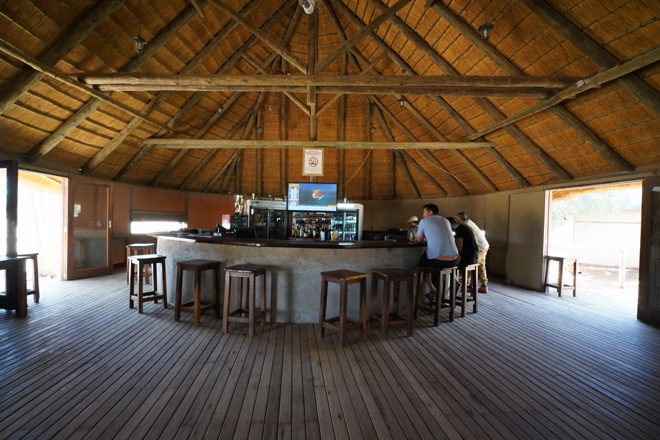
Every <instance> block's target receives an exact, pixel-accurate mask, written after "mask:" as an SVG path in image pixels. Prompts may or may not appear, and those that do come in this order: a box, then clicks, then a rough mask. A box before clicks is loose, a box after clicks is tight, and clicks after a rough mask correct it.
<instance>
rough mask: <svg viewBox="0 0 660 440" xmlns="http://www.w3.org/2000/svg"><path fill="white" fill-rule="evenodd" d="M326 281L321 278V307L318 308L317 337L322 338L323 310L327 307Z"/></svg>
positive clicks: (324, 278)
mask: <svg viewBox="0 0 660 440" xmlns="http://www.w3.org/2000/svg"><path fill="white" fill-rule="evenodd" d="M327 299H328V280H327V278H326V277H325V275H322V276H321V305H320V307H319V328H318V334H319V337H321V338H322V337H323V321H325V309H326V307H327V306H328V304H327Z"/></svg>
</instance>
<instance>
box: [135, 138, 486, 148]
mask: <svg viewBox="0 0 660 440" xmlns="http://www.w3.org/2000/svg"><path fill="white" fill-rule="evenodd" d="M142 142H143V143H144V145H157V146H158V147H159V148H185V149H198V148H208V149H212V148H239V149H245V148H287V149H293V148H336V149H353V150H368V149H375V150H386V149H392V150H416V149H420V148H426V149H430V150H455V149H464V148H490V147H493V146H495V144H494V143H492V142H375V141H374V142H363V141H329V140H325V141H322V140H321V141H320V140H316V141H315V140H309V141H294V140H268V141H257V140H245V141H237V140H222V139H174V138H149V139H145V140H144V141H142Z"/></svg>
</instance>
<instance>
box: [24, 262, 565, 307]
mask: <svg viewBox="0 0 660 440" xmlns="http://www.w3.org/2000/svg"><path fill="white" fill-rule="evenodd" d="M34 267H35V268H36V267H37V260H36V259H35V260H34ZM577 273H578V265H577V259H576V260H575V261H574V262H573V296H577ZM34 279H35V280H36V279H37V276H36V275H35V278H34ZM34 288H35V292H36V293H35V297H36V298H37V300H35V302H39V301H38V298H39V291H38V290H37V282H36V281H35V282H34Z"/></svg>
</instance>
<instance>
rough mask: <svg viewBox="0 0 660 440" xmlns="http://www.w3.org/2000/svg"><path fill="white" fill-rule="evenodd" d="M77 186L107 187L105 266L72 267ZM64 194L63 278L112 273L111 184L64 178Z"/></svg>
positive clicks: (88, 276) (69, 278)
mask: <svg viewBox="0 0 660 440" xmlns="http://www.w3.org/2000/svg"><path fill="white" fill-rule="evenodd" d="M78 186H93V187H98V188H105V189H107V200H106V211H107V222H105V240H106V249H105V253H106V266H100V267H92V268H85V269H74V228H73V224H74V222H73V219H74V214H73V211H74V203H73V201H74V197H73V196H74V194H75V189H76V187H78ZM62 191H63V193H64V194H63V196H64V211H65V212H64V214H65V215H64V231H65V232H64V240H65V245H64V248H63V249H64V252H65V254H66V255H64V261H65V268H64V276H63V278H64V279H65V280H75V279H80V278H90V277H96V276H103V275H111V274H112V273H113V262H112V185H111V184H109V183H101V182H92V181H89V180H83V179H76V178H75V177H70V178H68V179H65V182H64V184H63V185H62Z"/></svg>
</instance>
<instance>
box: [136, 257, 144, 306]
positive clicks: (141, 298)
mask: <svg viewBox="0 0 660 440" xmlns="http://www.w3.org/2000/svg"><path fill="white" fill-rule="evenodd" d="M142 266H143V264H142V262H141V261H138V264H137V273H138V278H139V279H138V313H142V312H143V304H144V285H143V283H142V281H143V280H142V277H141V276H140V274H141V273H142Z"/></svg>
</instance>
